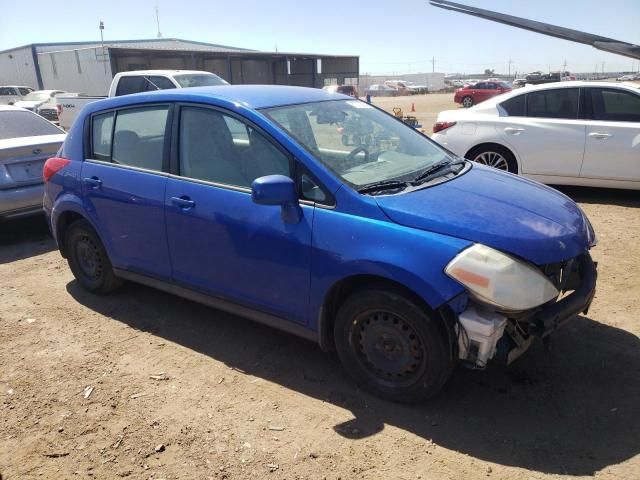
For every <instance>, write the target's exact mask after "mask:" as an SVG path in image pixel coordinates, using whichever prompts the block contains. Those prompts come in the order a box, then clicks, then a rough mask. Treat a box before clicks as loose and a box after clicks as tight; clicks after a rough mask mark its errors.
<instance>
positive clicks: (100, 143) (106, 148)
mask: <svg viewBox="0 0 640 480" xmlns="http://www.w3.org/2000/svg"><path fill="white" fill-rule="evenodd" d="M113 116H114V113H113V112H109V113H104V114H102V115H96V116H94V117H93V126H92V138H93V151H92V155H91V158H93V159H95V160H102V161H105V162H109V161H111V133H112V130H113Z"/></svg>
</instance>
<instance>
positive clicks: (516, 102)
mask: <svg viewBox="0 0 640 480" xmlns="http://www.w3.org/2000/svg"><path fill="white" fill-rule="evenodd" d="M525 97H526V95H518V96H517V97H513V98H510V99H509V100H507V101H505V102H502V103H501V104H500V106H501V107H502V108H503V109H504V110H505V111H506V112H507V115H509V116H510V117H524V105H525Z"/></svg>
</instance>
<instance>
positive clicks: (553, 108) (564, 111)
mask: <svg viewBox="0 0 640 480" xmlns="http://www.w3.org/2000/svg"><path fill="white" fill-rule="evenodd" d="M527 116H528V117H539V118H567V119H575V118H578V89H577V88H558V89H555V90H542V91H539V92H529V93H528V94H527Z"/></svg>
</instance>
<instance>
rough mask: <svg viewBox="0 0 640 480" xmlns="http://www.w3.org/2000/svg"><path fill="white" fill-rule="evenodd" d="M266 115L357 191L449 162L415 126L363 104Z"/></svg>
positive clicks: (294, 109)
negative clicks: (362, 187)
mask: <svg viewBox="0 0 640 480" xmlns="http://www.w3.org/2000/svg"><path fill="white" fill-rule="evenodd" d="M266 114H267V115H268V116H269V117H271V118H272V119H273V120H274V121H276V122H277V123H278V124H280V125H281V126H282V127H283V128H284V129H285V130H287V131H288V132H289V133H290V134H291V135H292V136H293V137H295V138H296V139H297V140H298V141H299V142H300V143H302V145H304V146H305V147H306V148H307V150H309V152H311V153H312V154H313V155H314V156H315V157H316V158H317V159H318V160H319V161H321V162H322V163H323V164H324V165H326V166H327V167H328V168H329V169H331V170H332V171H333V172H334V173H335V174H336V175H338V176H339V177H340V178H341V179H342V180H344V181H346V182H347V183H349V184H350V185H351V186H353V187H355V188H356V189H358V187H361V186H364V185H371V184H374V183H379V182H386V181H389V180H399V181H410V180H412V179H414V178H415V177H416V174H417V173H419V172H421V171H424V170H425V169H428V168H429V167H430V166H432V165H434V164H436V163H439V162H442V161H444V160H449V159H450V157H449V155H448V154H447V153H446V152H445V151H444V150H442V149H441V148H439V147H438V146H437V145H436V144H434V143H433V142H430V141H429V140H427V139H426V138H425V137H423V136H422V135H420V134H419V133H417V132H416V131H415V130H414V129H413V128H411V127H409V126H407V125H405V124H404V123H402V122H400V121H399V120H397V119H395V118H393V117H392V116H390V115H388V114H386V113H384V112H382V111H380V110H378V109H376V108H374V107H372V106H371V105H369V104H368V103H365V102H362V101H360V100H335V101H327V102H316V103H305V104H302V105H289V106H285V107H276V108H271V109H267V110H266Z"/></svg>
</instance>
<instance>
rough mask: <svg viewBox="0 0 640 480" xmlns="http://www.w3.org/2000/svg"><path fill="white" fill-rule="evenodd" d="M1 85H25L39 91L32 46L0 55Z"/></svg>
mask: <svg viewBox="0 0 640 480" xmlns="http://www.w3.org/2000/svg"><path fill="white" fill-rule="evenodd" d="M0 85H23V86H26V87H31V88H35V89H36V90H37V89H38V77H37V75H36V65H35V64H34V61H33V55H32V54H31V46H28V47H24V48H17V49H14V50H9V51H6V52H2V53H0Z"/></svg>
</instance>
